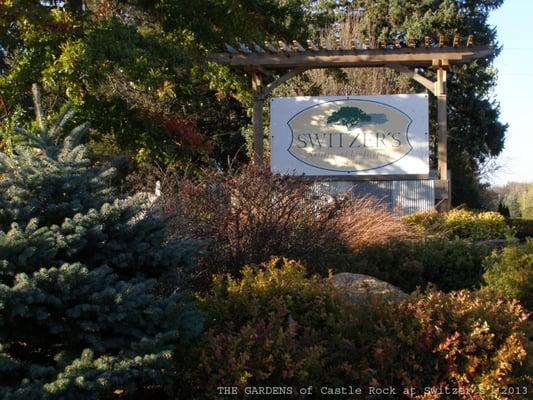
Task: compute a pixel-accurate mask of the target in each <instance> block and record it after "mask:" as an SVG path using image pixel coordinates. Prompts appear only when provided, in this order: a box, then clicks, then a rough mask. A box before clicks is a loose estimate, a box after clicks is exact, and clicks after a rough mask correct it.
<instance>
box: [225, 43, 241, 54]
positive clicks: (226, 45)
mask: <svg viewBox="0 0 533 400" xmlns="http://www.w3.org/2000/svg"><path fill="white" fill-rule="evenodd" d="M224 47H225V48H226V50H227V52H228V53H230V54H237V53H238V51H237V50H236V49H235V48H234V47H232V46H230V45H229V44H227V43H224Z"/></svg>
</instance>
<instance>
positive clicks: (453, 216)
mask: <svg viewBox="0 0 533 400" xmlns="http://www.w3.org/2000/svg"><path fill="white" fill-rule="evenodd" d="M404 221H405V222H406V223H407V224H408V225H410V226H411V227H412V228H413V229H414V230H415V231H416V232H417V233H419V234H421V235H423V236H437V237H444V238H448V239H465V240H470V241H481V240H489V239H505V238H507V237H509V236H511V234H512V230H511V229H510V228H509V227H508V226H507V224H506V223H505V218H504V217H503V216H502V215H501V214H499V213H496V212H492V211H487V212H474V211H469V210H464V209H454V210H451V211H450V212H448V213H445V214H443V213H438V212H437V211H422V212H417V213H413V214H411V215H408V216H406V217H404Z"/></svg>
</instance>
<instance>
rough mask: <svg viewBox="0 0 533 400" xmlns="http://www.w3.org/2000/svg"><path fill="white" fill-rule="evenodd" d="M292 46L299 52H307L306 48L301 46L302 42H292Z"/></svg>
mask: <svg viewBox="0 0 533 400" xmlns="http://www.w3.org/2000/svg"><path fill="white" fill-rule="evenodd" d="M292 44H293V46H294V48H295V49H296V50H298V51H305V49H304V47H303V46H302V45H301V44H300V42H298V41H297V40H293V41H292Z"/></svg>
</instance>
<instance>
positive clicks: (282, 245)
mask: <svg viewBox="0 0 533 400" xmlns="http://www.w3.org/2000/svg"><path fill="white" fill-rule="evenodd" d="M171 189H172V188H167V192H166V195H165V194H164V195H163V199H162V201H163V202H164V204H163V206H162V207H163V209H164V210H165V211H166V212H167V213H171V214H174V215H175V218H174V219H173V223H172V230H173V231H174V232H176V234H178V235H183V236H186V237H190V238H193V239H200V240H207V241H208V243H209V244H208V246H207V249H206V251H205V253H204V254H203V257H202V259H201V260H200V266H199V269H200V271H203V272H204V273H205V274H206V275H207V276H205V277H204V278H207V279H209V280H210V276H209V274H211V273H218V272H231V273H233V274H238V273H239V271H240V269H241V267H242V266H244V265H246V264H250V263H260V262H263V261H265V260H268V259H269V258H270V257H271V256H272V255H278V256H287V257H292V258H296V259H302V260H315V261H316V262H320V259H322V258H324V255H327V254H328V253H329V252H328V251H327V248H331V245H330V243H333V240H332V238H331V235H332V232H331V229H329V227H328V219H329V218H330V217H331V214H332V213H334V212H335V207H334V206H333V205H330V204H323V205H320V204H319V203H318V201H317V200H316V199H315V200H313V199H312V198H311V197H312V196H313V194H312V192H311V190H310V189H309V187H308V186H306V185H304V184H302V182H299V181H298V180H296V179H293V178H290V177H286V176H281V175H273V174H271V173H270V172H269V171H268V170H266V169H262V168H259V167H256V166H253V165H249V166H247V167H246V168H244V169H243V170H242V172H241V173H236V174H233V175H229V176H223V175H220V174H216V173H215V174H208V175H207V177H206V178H205V179H203V180H200V181H199V182H196V183H195V182H194V181H191V180H183V181H181V182H180V183H179V187H178V188H177V192H172V191H171ZM169 192H170V193H169Z"/></svg>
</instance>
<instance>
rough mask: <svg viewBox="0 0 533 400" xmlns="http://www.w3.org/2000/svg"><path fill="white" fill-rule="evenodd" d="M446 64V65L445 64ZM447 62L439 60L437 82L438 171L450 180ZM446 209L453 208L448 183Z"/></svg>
mask: <svg viewBox="0 0 533 400" xmlns="http://www.w3.org/2000/svg"><path fill="white" fill-rule="evenodd" d="M443 64H444V65H443ZM446 64H447V63H445V62H442V61H439V65H438V69H437V82H436V86H435V94H436V96H437V121H438V127H439V129H438V149H437V154H438V171H439V179H441V180H443V181H448V104H447V103H448V101H447V100H448V99H447V95H446V72H447V71H446V69H445V65H446ZM447 186H448V193H447V199H446V200H447V201H446V203H445V207H446V210H445V211H447V210H449V209H450V208H451V193H450V189H451V185H450V184H448V185H447Z"/></svg>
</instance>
